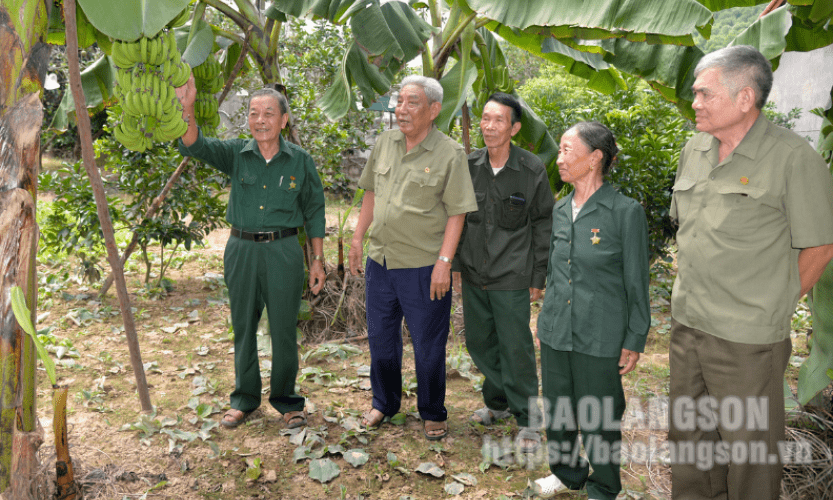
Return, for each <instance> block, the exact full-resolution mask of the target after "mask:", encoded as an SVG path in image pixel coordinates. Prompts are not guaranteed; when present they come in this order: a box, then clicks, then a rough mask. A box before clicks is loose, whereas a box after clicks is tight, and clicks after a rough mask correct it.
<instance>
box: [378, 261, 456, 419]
mask: <svg viewBox="0 0 833 500" xmlns="http://www.w3.org/2000/svg"><path fill="white" fill-rule="evenodd" d="M365 269H366V271H365V280H366V286H365V292H366V301H367V340H368V344H369V345H370V384H371V387H372V389H373V407H374V408H376V409H377V410H379V411H380V412H382V413H383V414H385V415H387V416H393V415H395V414H396V413H397V412H399V407H400V405H401V402H402V318H403V316H404V318H405V321H407V322H408V330H409V331H410V332H411V342H412V344H413V346H414V364H415V365H416V378H417V408H418V410H419V415H420V417H422V419H423V420H434V421H444V420H445V419H446V418H447V417H448V414H447V412H446V409H445V345H446V341H447V340H448V327H449V321H450V319H451V291H450V290H449V292H448V293H447V294H446V295H445V297H443V298H442V300H430V295H429V292H430V289H431V272H432V271H433V269H434V266H426V267H419V268H414V269H388V268H387V266H386V265H384V264H382V265H380V264H378V263H377V262H375V261H373V259H370V258H368V259H367V265H366V266H365Z"/></svg>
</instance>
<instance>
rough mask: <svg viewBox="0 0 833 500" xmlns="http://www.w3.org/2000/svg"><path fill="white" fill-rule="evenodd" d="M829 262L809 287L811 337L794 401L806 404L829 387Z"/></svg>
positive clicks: (832, 313) (832, 277) (832, 335)
mask: <svg viewBox="0 0 833 500" xmlns="http://www.w3.org/2000/svg"><path fill="white" fill-rule="evenodd" d="M831 304H833V263H831V264H828V265H827V269H825V271H824V274H822V276H821V279H820V280H819V282H818V283H816V286H815V287H814V288H813V336H812V346H811V348H810V355H809V356H808V357H807V359H806V360H804V363H803V364H802V365H801V368H800V369H799V371H798V402H799V403H800V404H802V405H803V404H807V403H808V402H809V401H810V400H811V399H813V397H814V396H815V395H816V394H818V393H819V392H821V391H823V390H824V389H825V388H827V386H828V385H830V379H831V377H830V376H829V375H828V370H831V369H833V307H831Z"/></svg>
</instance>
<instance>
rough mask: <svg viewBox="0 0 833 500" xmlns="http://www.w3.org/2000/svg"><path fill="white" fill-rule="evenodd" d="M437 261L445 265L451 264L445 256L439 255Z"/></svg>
mask: <svg viewBox="0 0 833 500" xmlns="http://www.w3.org/2000/svg"><path fill="white" fill-rule="evenodd" d="M437 259H439V260H441V261H443V262H445V263H446V264H451V259H449V258H448V257H446V256H445V255H440V256H439V257H437Z"/></svg>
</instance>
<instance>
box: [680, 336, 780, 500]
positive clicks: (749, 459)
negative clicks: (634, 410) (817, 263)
mask: <svg viewBox="0 0 833 500" xmlns="http://www.w3.org/2000/svg"><path fill="white" fill-rule="evenodd" d="M791 351H792V343H791V342H790V339H789V338H787V339H786V340H784V341H782V342H777V343H775V344H760V345H758V344H740V343H737V342H730V341H728V340H724V339H721V338H718V337H715V336H714V335H710V334H708V333H706V332H703V331H701V330H696V329H694V328H689V327H687V326H685V325H683V324H681V323H679V322H677V321H673V320H672V327H671V353H670V365H671V390H670V393H671V394H670V396H671V413H670V415H671V426H670V429H669V432H668V441H669V444H671V445H672V447H673V448H674V449H675V450H676V452H677V453H676V455H677V456H676V457H672V465H671V488H672V491H671V495H672V498H674V499H675V500H705V499H714V500H743V499H752V498H754V499H755V500H777V499H778V498H779V496H780V494H781V475H782V472H783V468H784V466H783V464H782V462H781V460H780V459H777V460H775V462H776V463H772V464H770V463H755V462H758V461H759V460H757V459H758V458H759V457H753V456H752V452H753V451H756V450H755V449H754V446H759V445H760V446H764V447H765V448H766V455H765V456H764V458H766V459H769V456H770V454H772V457H773V458H775V457H778V455H777V454H778V443H779V442H780V441H784V438H785V424H784V371H785V370H786V369H787V363H788V362H789V359H790V352H791ZM704 397H706V398H714V401H715V403H716V405H717V411H715V412H713V411H709V408H711V406H706V407H705V408H704V407H702V406H694V408H693V409H691V407H690V406H689V407H688V409H686V406H684V405H683V404H682V402H683V401H687V400H693V401H694V404H695V405H697V404H698V403H700V402H701V401H706V400H702V398H704ZM750 400H751V401H752V402H756V401H757V402H762V403H763V404H760V403H759V404H756V407H757V409H756V410H752V406H751V405H752V404H754V403H750ZM727 403H735V404H734V405H729V404H727ZM732 406H734V408H732ZM675 407H677V408H678V409H679V411H678V412H677V415H675ZM761 407H765V409H764V410H760V408H761ZM724 408H725V409H726V410H729V409H730V408H732V409H733V410H734V409H739V410H740V418H741V419H742V421H741V422H742V425H740V426H739V428H735V427H736V425H735V424H734V421H735V418H736V417H738V415H737V413H736V412H733V414H731V415H720V414H719V413H720V411H719V410H721V409H724ZM750 412H751V413H750ZM761 413H765V420H767V422H766V423H765V425H749V424H754V423H755V421H756V419H752V418H751V416H752V414H758V415H759V416H758V418H757V420H758V421H759V420H760V414H761ZM692 415H696V416H698V417H705V418H703V419H700V420H695V421H694V422H695V425H693V426H692V425H691V418H690V417H691V416H692ZM675 417H676V418H675ZM701 423H702V424H703V425H701ZM726 423H728V424H729V427H731V428H727V426H726V425H725V424H726ZM714 424H716V426H715V425H714ZM714 427H716V428H714ZM720 442H723V443H729V444H731V443H737V445H739V446H741V447H743V449H744V450H745V451H746V452H748V454H747V456H746V457H745V458H744V459H742V460H740V461H737V462H735V461H733V460H729V463H718V462H725V460H722V459H721V457H720V456H719V454H715V453H710V454H709V456H707V457H701V456H694V457H691V456H689V457H686V456H684V455H685V454H684V453H682V451H681V450H683V449H684V447H685V446H689V445H691V444H693V445H694V446H695V447H696V446H698V445H699V446H700V447H701V449H702V448H703V447H704V445H714V444H717V443H720ZM753 443H754V445H753ZM756 454H757V452H756ZM737 456H740V455H739V454H738V455H737ZM728 457H729V458H731V457H732V454H731V453H730V454H729V455H728ZM701 469H703V470H701Z"/></svg>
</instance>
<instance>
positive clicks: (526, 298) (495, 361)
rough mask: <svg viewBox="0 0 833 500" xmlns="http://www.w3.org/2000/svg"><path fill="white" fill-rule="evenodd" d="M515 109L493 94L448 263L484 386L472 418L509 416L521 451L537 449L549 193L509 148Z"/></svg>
mask: <svg viewBox="0 0 833 500" xmlns="http://www.w3.org/2000/svg"><path fill="white" fill-rule="evenodd" d="M521 113H522V108H521V105H520V103H519V102H518V100H517V99H515V98H514V97H512V96H511V95H508V94H504V93H502V92H497V93H495V94H492V95H491V96H490V97H489V99H488V101H487V102H486V105H485V106H484V107H483V114H482V117H481V120H480V130H481V132H482V134H483V141H484V142H485V143H486V147H485V148H482V149H478V150H477V151H474V152H472V153H471V154H470V155H469V158H468V159H469V172H470V174H471V178H472V182H473V183H474V191H475V195H476V197H477V207H478V210H477V212H473V213H470V214H469V215H467V216H466V225H465V227H464V228H463V235H462V237H461V239H460V245H459V248H458V250H457V254H458V258H457V259H455V260H454V266H453V267H454V269H455V271H460V272H455V273H454V285H455V287H459V286H460V284H461V283H462V292H463V316H464V319H465V324H466V347H467V348H468V351H469V354H471V357H472V360H473V361H474V364H475V365H476V366H477V368H478V369H479V370H480V371H481V372H482V373H483V375H484V376H485V377H486V378H485V380H484V382H483V390H482V392H483V401H484V403H485V404H486V406H485V407H484V408H481V409H480V410H477V411H475V412H474V415H473V416H472V420H474V421H475V422H478V423H482V424H484V425H490V424H492V423H493V422H494V421H496V420H498V419H502V418H506V417H508V416H510V415H514V417H515V420H516V421H517V423H518V426H519V427H520V431H519V432H518V441H519V444H520V446H519V448H520V450H521V452H524V453H530V452H534V451H535V450H537V449H538V447H539V446H540V444H541V434H540V433H539V432H537V431H535V430H533V429H530V428H529V398H533V397H536V396H538V370H537V368H536V365H535V345H534V343H533V338H532V331H531V330H530V329H529V319H530V310H529V303H530V302H531V301H536V300H538V299H539V298H540V297H541V292H542V290H543V289H544V284H545V283H546V280H547V255H548V252H549V246H550V235H551V234H552V207H553V195H552V190H551V189H550V182H549V179H548V178H547V170H546V167H544V164H543V162H541V160H540V159H539V158H538V157H537V156H535V155H534V154H533V153H530V152H529V151H525V150H523V149H521V148H519V147H517V146H515V145H513V144H512V136H514V135H515V134H517V133H518V132H519V131H520V129H521Z"/></svg>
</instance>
